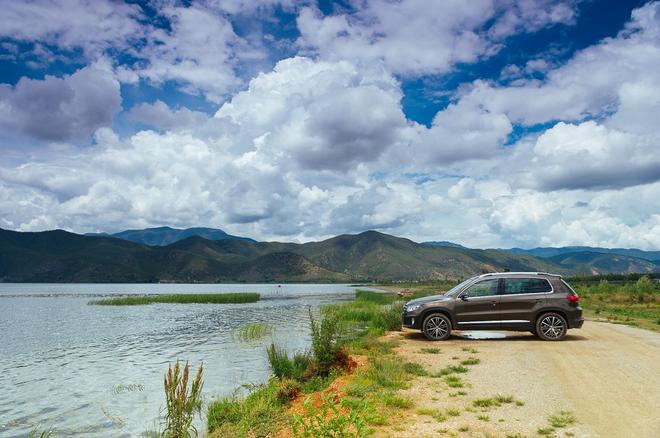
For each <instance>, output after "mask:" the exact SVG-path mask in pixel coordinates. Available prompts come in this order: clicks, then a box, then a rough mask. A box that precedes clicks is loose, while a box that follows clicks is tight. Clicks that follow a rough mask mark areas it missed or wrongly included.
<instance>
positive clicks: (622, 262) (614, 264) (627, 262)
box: [547, 251, 660, 275]
mask: <svg viewBox="0 0 660 438" xmlns="http://www.w3.org/2000/svg"><path fill="white" fill-rule="evenodd" d="M547 260H549V261H551V262H553V263H557V264H558V265H560V266H564V267H566V268H569V269H571V270H572V271H574V272H576V273H578V274H587V275H599V274H608V273H649V274H650V273H653V272H660V264H658V263H656V262H653V261H650V260H646V259H642V258H638V257H630V256H625V255H618V254H603V253H597V252H591V251H583V252H570V253H565V254H559V255H556V256H553V257H549V258H547Z"/></svg>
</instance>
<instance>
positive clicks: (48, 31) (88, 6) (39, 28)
mask: <svg viewBox="0 0 660 438" xmlns="http://www.w3.org/2000/svg"><path fill="white" fill-rule="evenodd" d="M142 18H144V17H143V14H142V9H141V8H140V7H139V6H137V5H134V4H127V3H117V2H113V1H110V0H44V1H19V2H6V3H3V5H2V14H0V36H1V37H5V38H12V39H14V40H18V41H28V42H33V41H39V42H43V43H46V44H50V45H54V46H58V47H60V48H62V49H66V50H74V49H78V48H82V49H83V50H84V51H85V52H87V53H88V54H90V55H98V54H100V53H102V52H103V51H105V50H106V49H108V48H111V47H125V46H126V43H127V42H128V41H134V40H136V39H138V38H140V37H141V36H142V35H143V29H142V25H141V24H140V23H139V20H140V19H142Z"/></svg>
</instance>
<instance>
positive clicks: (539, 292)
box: [498, 277, 552, 330]
mask: <svg viewBox="0 0 660 438" xmlns="http://www.w3.org/2000/svg"><path fill="white" fill-rule="evenodd" d="M503 282H504V284H503V285H502V295H501V297H500V302H499V305H498V317H499V319H500V320H501V321H502V326H505V328H509V329H520V330H531V329H532V326H533V324H534V321H533V319H534V314H535V313H536V310H537V309H538V308H539V307H541V306H543V304H544V303H545V300H546V297H547V294H548V293H550V292H552V286H551V285H550V283H549V282H548V280H546V279H545V278H526V277H513V278H505V279H503Z"/></svg>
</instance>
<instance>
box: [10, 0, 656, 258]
mask: <svg viewBox="0 0 660 438" xmlns="http://www.w3.org/2000/svg"><path fill="white" fill-rule="evenodd" d="M2 8H3V12H2V14H0V228H5V229H12V230H20V231H41V230H48V229H55V228H61V229H66V230H69V231H73V232H78V233H85V232H99V231H103V232H117V231H120V230H124V229H135V228H146V227H152V226H162V225H169V226H173V227H179V228H184V227H191V226H208V227H215V228H221V229H223V230H225V231H227V232H230V233H232V234H238V235H245V236H249V237H252V238H255V239H259V240H279V241H295V242H305V241H311V240H319V239H324V238H328V237H331V236H334V235H337V234H344V233H358V232H361V231H365V230H370V229H375V230H379V231H382V232H385V233H389V234H394V235H397V236H402V237H408V238H411V239H413V240H415V241H430V240H448V241H452V242H457V243H460V244H463V245H466V246H470V247H477V248H487V247H513V246H518V247H524V248H529V247H535V246H564V245H592V246H605V247H637V248H641V249H660V2H658V1H646V2H645V1H624V0H610V1H605V0H582V1H580V0H561V1H557V0H555V1H548V0H517V1H514V0H471V1H464V0H442V1H440V0H437V1H429V0H400V1H395V0H356V1H350V0H342V1H335V2H333V1H325V0H323V1H320V0H319V1H295V0H261V1H248V0H201V1H167V0H154V1H147V2H141V1H128V2H125V3H123V2H119V1H109V0H88V1H87V0H34V1H21V2H3V5H2Z"/></svg>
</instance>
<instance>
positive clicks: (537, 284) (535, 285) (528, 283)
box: [504, 278, 552, 295]
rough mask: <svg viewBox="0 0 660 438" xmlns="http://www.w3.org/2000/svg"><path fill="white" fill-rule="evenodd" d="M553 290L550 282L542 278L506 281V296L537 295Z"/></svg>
mask: <svg viewBox="0 0 660 438" xmlns="http://www.w3.org/2000/svg"><path fill="white" fill-rule="evenodd" d="M551 290H552V288H551V286H550V283H548V280H544V279H542V278H507V279H506V280H504V294H505V295H513V294H535V293H544V292H550V291H551Z"/></svg>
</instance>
